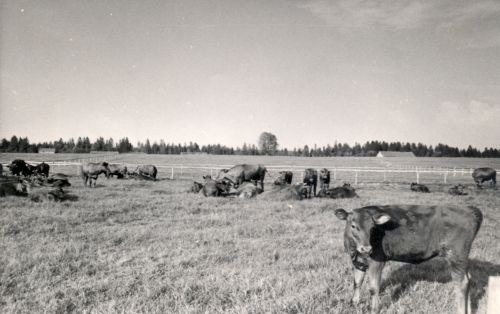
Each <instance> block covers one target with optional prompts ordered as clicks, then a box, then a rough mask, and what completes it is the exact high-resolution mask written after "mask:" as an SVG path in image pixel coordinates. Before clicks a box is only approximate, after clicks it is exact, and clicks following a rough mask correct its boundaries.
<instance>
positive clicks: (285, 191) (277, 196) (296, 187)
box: [260, 183, 309, 201]
mask: <svg viewBox="0 0 500 314" xmlns="http://www.w3.org/2000/svg"><path fill="white" fill-rule="evenodd" d="M308 192H309V187H308V186H306V185H305V184H303V183H296V184H290V185H288V184H287V185H275V186H273V188H272V189H271V190H268V191H266V192H264V193H262V194H261V196H260V197H261V198H263V199H266V200H272V201H276V200H279V201H290V200H303V199H305V198H307V195H308Z"/></svg>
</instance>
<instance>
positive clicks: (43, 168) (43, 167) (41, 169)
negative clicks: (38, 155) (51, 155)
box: [33, 161, 50, 177]
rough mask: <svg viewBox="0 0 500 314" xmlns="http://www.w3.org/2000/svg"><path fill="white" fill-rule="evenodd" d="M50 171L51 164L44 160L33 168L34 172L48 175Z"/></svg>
mask: <svg viewBox="0 0 500 314" xmlns="http://www.w3.org/2000/svg"><path fill="white" fill-rule="evenodd" d="M49 171H50V166H49V165H47V164H46V163H45V162H43V161H42V163H41V164H38V165H36V166H35V168H34V169H33V174H35V175H41V176H44V177H48V176H49Z"/></svg>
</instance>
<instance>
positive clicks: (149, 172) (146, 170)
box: [134, 165, 158, 181]
mask: <svg viewBox="0 0 500 314" xmlns="http://www.w3.org/2000/svg"><path fill="white" fill-rule="evenodd" d="M134 173H137V174H139V175H141V176H148V177H150V178H152V179H153V181H155V180H156V174H157V173H158V170H157V169H156V167H155V166H153V165H139V166H137V168H135V170H134Z"/></svg>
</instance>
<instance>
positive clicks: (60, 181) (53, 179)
mask: <svg viewBox="0 0 500 314" xmlns="http://www.w3.org/2000/svg"><path fill="white" fill-rule="evenodd" d="M45 185H47V186H53V187H57V188H63V187H67V186H71V183H69V177H68V176H67V175H65V174H64V173H54V174H52V175H51V176H50V177H48V178H47V179H46V180H45Z"/></svg>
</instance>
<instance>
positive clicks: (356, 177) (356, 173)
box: [354, 170, 358, 185]
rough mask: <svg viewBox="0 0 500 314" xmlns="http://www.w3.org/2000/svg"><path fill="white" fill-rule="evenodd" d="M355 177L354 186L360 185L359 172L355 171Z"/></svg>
mask: <svg viewBox="0 0 500 314" xmlns="http://www.w3.org/2000/svg"><path fill="white" fill-rule="evenodd" d="M354 173H355V176H354V184H356V185H357V184H358V170H356V171H354Z"/></svg>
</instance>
